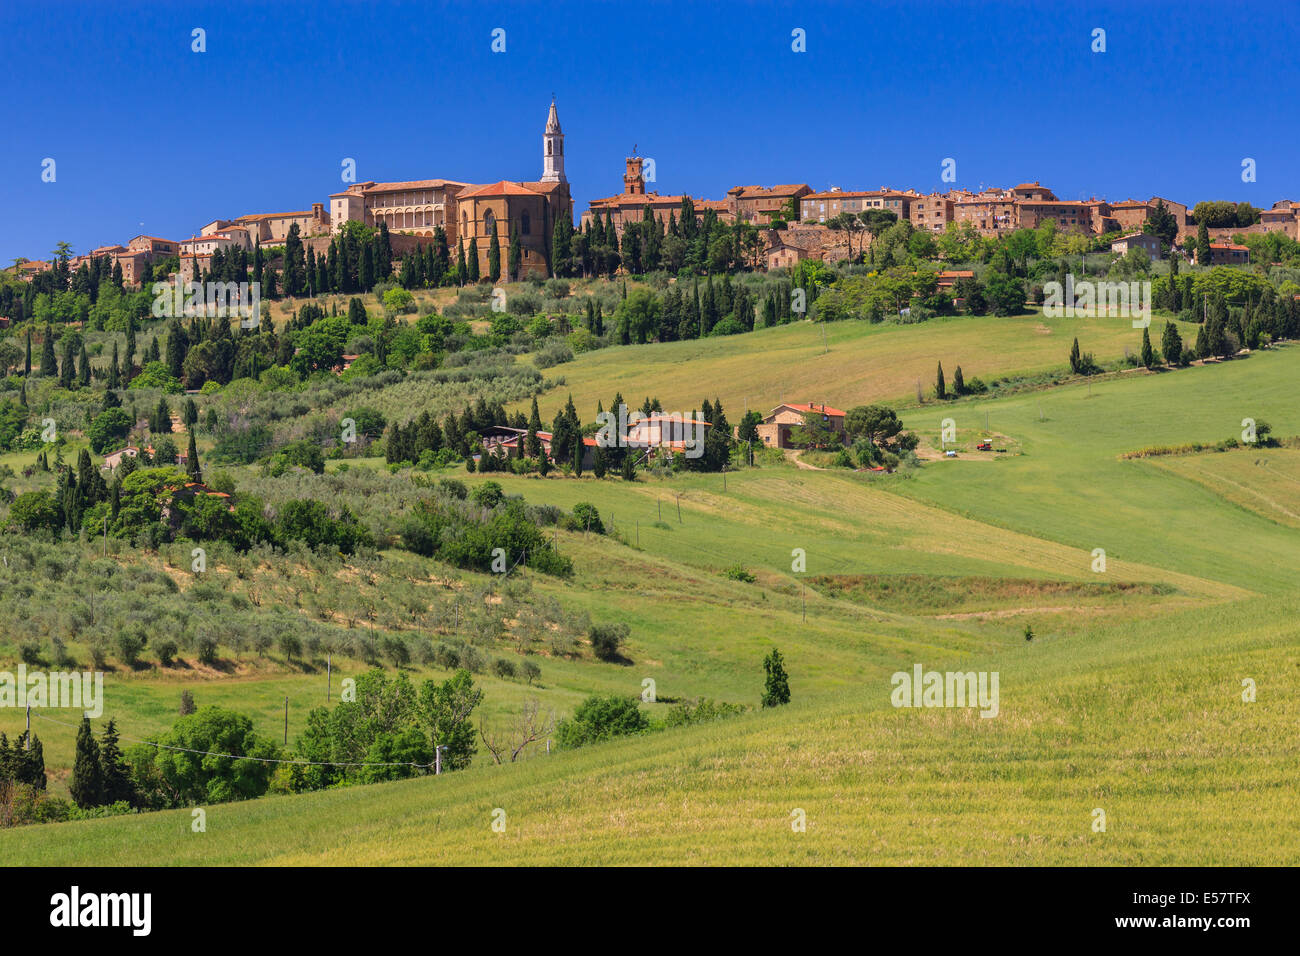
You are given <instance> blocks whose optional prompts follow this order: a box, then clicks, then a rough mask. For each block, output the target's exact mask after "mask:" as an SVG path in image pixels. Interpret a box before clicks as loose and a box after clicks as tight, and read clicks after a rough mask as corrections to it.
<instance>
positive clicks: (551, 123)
mask: <svg viewBox="0 0 1300 956" xmlns="http://www.w3.org/2000/svg"><path fill="white" fill-rule="evenodd" d="M541 181H542V182H544V183H565V182H568V180H567V179H565V178H564V134H563V133H562V132H560V116H559V114H558V113H556V112H555V100H554V99H552V100H551V112H550V113H549V114H548V115H547V117H546V132H545V133H544V134H542V178H541Z"/></svg>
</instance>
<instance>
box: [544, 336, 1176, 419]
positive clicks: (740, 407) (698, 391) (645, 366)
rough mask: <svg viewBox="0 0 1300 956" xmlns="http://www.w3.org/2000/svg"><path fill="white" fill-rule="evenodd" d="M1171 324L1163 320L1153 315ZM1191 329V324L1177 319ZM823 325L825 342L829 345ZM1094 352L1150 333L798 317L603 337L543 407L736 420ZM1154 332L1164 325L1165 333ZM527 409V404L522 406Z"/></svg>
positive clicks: (910, 391)
mask: <svg viewBox="0 0 1300 956" xmlns="http://www.w3.org/2000/svg"><path fill="white" fill-rule="evenodd" d="M1155 324H1159V325H1160V326H1161V327H1163V322H1157V323H1155ZM1180 331H1181V333H1182V335H1183V338H1184V340H1189V339H1188V336H1189V334H1190V335H1191V338H1192V339H1194V338H1195V327H1194V326H1180ZM823 333H825V336H826V345H825V346H823ZM1075 336H1077V337H1078V339H1079V343H1080V346H1081V347H1082V348H1083V350H1084V351H1090V352H1093V353H1094V354H1095V357H1096V359H1097V360H1098V361H1103V362H1109V361H1113V360H1115V359H1118V358H1122V357H1123V355H1124V349H1125V348H1128V350H1129V351H1130V352H1132V353H1134V354H1136V353H1137V352H1138V350H1139V348H1140V347H1141V344H1142V334H1141V332H1140V331H1139V330H1135V329H1133V328H1132V327H1131V323H1130V320H1128V319H1117V318H1087V319H1080V318H1072V319H1064V318H1062V319H1047V318H1044V317H1042V316H1041V315H1024V316H1015V317H1011V318H998V317H996V316H982V317H974V318H972V317H963V318H949V319H935V320H932V321H929V322H925V323H921V324H917V325H902V326H900V325H894V324H891V323H884V324H880V325H874V326H873V325H870V324H868V323H865V322H833V323H827V324H825V325H824V326H823V325H818V324H813V323H811V322H797V323H794V324H791V325H783V326H778V327H776V328H772V329H759V330H757V331H755V332H752V333H749V334H746V335H738V336H726V337H721V338H709V339H700V340H692V341H687V342H670V343H667V344H662V345H634V346H626V347H622V348H608V349H601V350H600V351H597V352H591V353H587V354H584V355H580V356H579V357H578V358H577V359H576V360H575V361H573V362H570V363H566V364H564V365H561V366H557V367H556V368H553V369H548V370H547V371H546V373H545V374H546V375H547V376H548V377H550V378H553V379H556V378H560V377H563V378H564V380H565V382H564V385H562V386H559V387H557V388H555V389H553V390H552V391H550V392H549V393H547V394H545V395H543V396H542V397H541V398H539V399H538V404H539V405H540V406H541V408H542V411H543V418H546V419H547V420H549V418H550V416H551V415H552V414H553V412H554V408H553V406H559V405H562V404H563V402H564V400H565V398H566V397H567V396H568V395H569V394H572V395H573V401H574V404H575V405H576V407H577V408H578V409H579V410H580V411H581V412H582V413H583V414H584V416H585V415H588V414H594V410H595V408H596V402H597V401H599V402H601V403H602V404H604V405H606V406H608V405H609V403H610V400H611V399H612V398H613V397H614V394H615V393H616V392H621V393H622V395H623V397H624V399H625V400H627V402H628V405H629V406H634V407H635V406H639V405H640V404H641V401H642V400H643V399H644V398H645V397H646V396H652V397H657V398H658V399H659V400H660V402H661V403H662V405H663V407H664V409H666V410H675V411H680V412H689V411H690V410H691V409H694V408H697V407H698V406H699V403H700V402H701V401H702V400H703V399H705V398H708V399H709V400H710V401H712V400H713V399H714V398H721V399H722V404H723V407H724V408H725V409H726V410H727V413H728V416H729V418H730V419H731V421H732V422H733V424H734V423H735V422H737V421H739V420H740V416H741V414H742V413H743V411H744V409H745V408H746V407H749V408H757V409H760V410H762V411H767V409H769V408H771V407H772V406H774V405H776V404H777V403H778V402H779V401H782V400H784V401H790V402H806V401H824V402H826V403H828V404H830V405H834V406H837V407H839V408H851V407H852V406H854V405H860V404H865V403H868V402H873V401H897V400H900V399H901V400H908V401H914V400H915V396H916V383H917V381H918V380H919V381H920V383H921V385H922V387H923V388H924V390H925V392H926V394H929V393H930V391H931V390H932V388H933V385H934V379H935V369H936V366H937V364H938V363H939V362H942V363H943V367H944V369H945V370H946V373H947V376H948V378H949V381H951V378H952V374H953V371H954V370H955V368H956V367H957V366H958V365H960V366H961V367H962V372H963V374H964V375H965V377H966V378H967V379H970V378H973V377H977V376H978V377H980V378H983V379H984V380H985V381H986V382H987V381H990V380H992V379H994V378H998V377H1002V376H1014V375H1018V374H1022V373H1031V372H1038V371H1042V370H1044V369H1053V368H1063V367H1064V366H1065V364H1066V359H1067V357H1068V355H1069V352H1070V343H1071V342H1072V341H1073V339H1074V337H1075ZM1157 337H1158V335H1157ZM525 410H526V409H525Z"/></svg>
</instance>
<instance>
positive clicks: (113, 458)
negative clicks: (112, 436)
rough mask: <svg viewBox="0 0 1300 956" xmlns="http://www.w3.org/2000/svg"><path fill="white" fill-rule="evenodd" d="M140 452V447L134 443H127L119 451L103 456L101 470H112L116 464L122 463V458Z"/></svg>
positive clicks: (132, 456)
mask: <svg viewBox="0 0 1300 956" xmlns="http://www.w3.org/2000/svg"><path fill="white" fill-rule="evenodd" d="M139 454H140V449H139V448H136V447H135V446H134V445H127V446H126V447H125V448H123V449H121V450H120V451H115V452H113V454H111V455H105V456H104V464H103V470H105V471H112V470H113V469H114V468H116V467H117V466H118V465H120V464H122V459H123V458H135V457H136V456H137V455H139Z"/></svg>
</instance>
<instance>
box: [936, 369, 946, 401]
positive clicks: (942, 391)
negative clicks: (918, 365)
mask: <svg viewBox="0 0 1300 956" xmlns="http://www.w3.org/2000/svg"><path fill="white" fill-rule="evenodd" d="M934 394H935V395H936V396H938V397H939V398H947V397H948V386H947V385H945V384H944V381H943V363H942V362H940V363H939V371H938V373H937V374H936V375H935V378H934Z"/></svg>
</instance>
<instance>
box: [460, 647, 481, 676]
mask: <svg viewBox="0 0 1300 956" xmlns="http://www.w3.org/2000/svg"><path fill="white" fill-rule="evenodd" d="M460 666H461V667H464V668H465V669H466V670H468V671H469V672H470V673H471V674H481V673H483V655H482V654H480V653H479V651H478V648H476V647H472V646H469V645H466V647H465V650H464V651H463V652H461V655H460Z"/></svg>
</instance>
